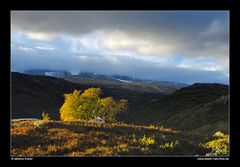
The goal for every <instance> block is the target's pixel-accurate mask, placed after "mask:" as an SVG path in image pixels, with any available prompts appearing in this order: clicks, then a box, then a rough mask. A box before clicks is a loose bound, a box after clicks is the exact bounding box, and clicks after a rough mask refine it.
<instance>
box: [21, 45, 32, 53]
mask: <svg viewBox="0 0 240 167" xmlns="http://www.w3.org/2000/svg"><path fill="white" fill-rule="evenodd" d="M18 49H19V50H22V51H26V52H31V51H34V49H33V48H29V47H25V46H19V47H18Z"/></svg>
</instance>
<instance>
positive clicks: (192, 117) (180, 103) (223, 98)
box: [128, 83, 229, 133]
mask: <svg viewBox="0 0 240 167" xmlns="http://www.w3.org/2000/svg"><path fill="white" fill-rule="evenodd" d="M228 114H229V87H228V86H227V85H223V84H214V83H213V84H207V83H206V84H205V83H204V84H203V83H196V84H193V85H191V86H189V87H185V88H182V89H179V90H177V91H175V92H174V93H173V94H171V95H166V96H163V97H162V98H160V99H158V100H156V101H152V102H150V103H149V104H147V105H145V107H144V108H143V109H142V110H141V112H139V113H137V115H132V116H131V117H128V121H129V122H135V123H140V124H156V125H164V126H166V127H171V128H175V129H180V130H198V131H199V132H201V131H211V132H212V131H216V129H219V130H222V131H224V132H226V133H227V132H228Z"/></svg>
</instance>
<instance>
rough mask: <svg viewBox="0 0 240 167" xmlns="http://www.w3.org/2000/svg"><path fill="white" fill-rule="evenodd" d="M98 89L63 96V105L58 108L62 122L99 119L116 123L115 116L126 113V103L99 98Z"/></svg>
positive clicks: (110, 98)
mask: <svg viewBox="0 0 240 167" xmlns="http://www.w3.org/2000/svg"><path fill="white" fill-rule="evenodd" d="M101 94H102V91H101V89H100V88H89V89H86V90H85V91H84V92H83V93H81V91H78V90H74V91H73V93H69V94H64V99H65V101H64V104H63V105H62V107H61V108H60V117H61V120H63V121H74V120H87V121H88V120H91V119H94V118H96V117H101V118H103V119H104V120H105V121H109V122H114V121H116V114H117V113H119V112H126V110H127V106H128V101H127V100H125V99H121V100H119V101H117V100H114V99H113V98H112V97H105V98H101V97H100V95H101Z"/></svg>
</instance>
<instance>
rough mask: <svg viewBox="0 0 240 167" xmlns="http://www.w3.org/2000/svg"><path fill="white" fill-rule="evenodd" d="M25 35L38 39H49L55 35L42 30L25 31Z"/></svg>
mask: <svg viewBox="0 0 240 167" xmlns="http://www.w3.org/2000/svg"><path fill="white" fill-rule="evenodd" d="M26 35H27V36H28V38H30V39H35V40H38V41H51V40H53V39H54V37H55V36H54V35H52V34H47V33H43V32H27V33H26Z"/></svg>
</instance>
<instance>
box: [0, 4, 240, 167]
mask: <svg viewBox="0 0 240 167" xmlns="http://www.w3.org/2000/svg"><path fill="white" fill-rule="evenodd" d="M110 3H112V4H110ZM111 5H112V6H111ZM2 7H3V9H2V10H1V16H0V17H1V21H2V24H1V26H0V28H1V31H0V34H1V35H0V36H1V38H2V39H1V41H2V42H1V44H0V51H1V52H2V53H1V54H0V57H1V60H0V63H1V65H0V72H1V82H0V83H1V88H2V89H1V90H2V91H4V95H2V98H1V102H2V104H4V109H3V108H2V109H1V116H0V119H1V120H0V128H1V130H0V133H1V134H0V136H1V142H0V144H1V147H0V151H1V154H0V158H1V159H2V158H3V159H4V160H11V157H10V152H9V146H10V141H9V136H10V133H9V132H10V123H9V118H10V116H9V113H10V95H9V91H10V73H9V72H10V40H11V39H10V12H11V10H229V11H230V112H231V116H230V117H231V120H230V141H231V142H230V145H231V152H230V158H229V159H230V160H237V159H238V156H237V153H238V150H236V149H237V148H239V141H240V140H239V134H238V133H237V132H238V131H239V130H238V127H237V126H235V125H234V123H236V120H237V118H238V117H237V112H239V111H238V109H237V102H236V101H237V99H238V95H239V92H237V88H238V85H239V84H238V83H239V82H238V81H239V79H240V78H239V77H237V75H235V74H234V73H236V72H237V71H238V68H237V67H238V66H237V62H238V61H237V60H238V59H237V56H238V54H237V51H238V48H237V45H238V44H239V43H240V42H237V41H239V37H240V34H239V32H238V31H239V18H238V11H240V10H239V8H238V5H237V2H236V1H231V0H228V1H224V2H223V1H215V2H214V1H212V2H211V3H210V1H207V0H201V1H191V0H189V1H187V0H182V1H179V0H174V1H172V0H168V1H165V2H162V1H145V2H144V1H133V2H132V3H130V1H128V2H126V3H125V2H124V1H112V2H110V1H106V2H105V3H103V2H102V1H97V2H93V1H88V2H83V1H79V2H77V1H75V2H70V1H67V2H66V1H63V0H61V1H53V2H52V3H50V2H46V1H45V2H44V1H30V2H25V3H23V2H22V1H16V2H12V1H10V2H9V4H4V5H3V6H2ZM123 159H124V160H123ZM140 159H141V161H140V162H143V160H144V161H145V162H149V160H151V161H152V160H161V161H165V160H168V161H169V160H170V161H172V162H174V160H197V158H194V157H193V158H192V157H164V158H163V157H156V158H155V157H144V158H139V157H129V158H121V157H120V158H118V157H113V158H84V157H79V158H76V157H61V158H57V157H53V158H51V157H44V158H40V157H38V158H34V160H57V161H60V160H81V161H82V160H85V161H86V162H87V163H88V162H89V160H98V161H99V160H117V161H118V162H121V161H122V162H129V160H137V161H139V160H140ZM16 162H19V161H16ZM221 162H222V161H221Z"/></svg>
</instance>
